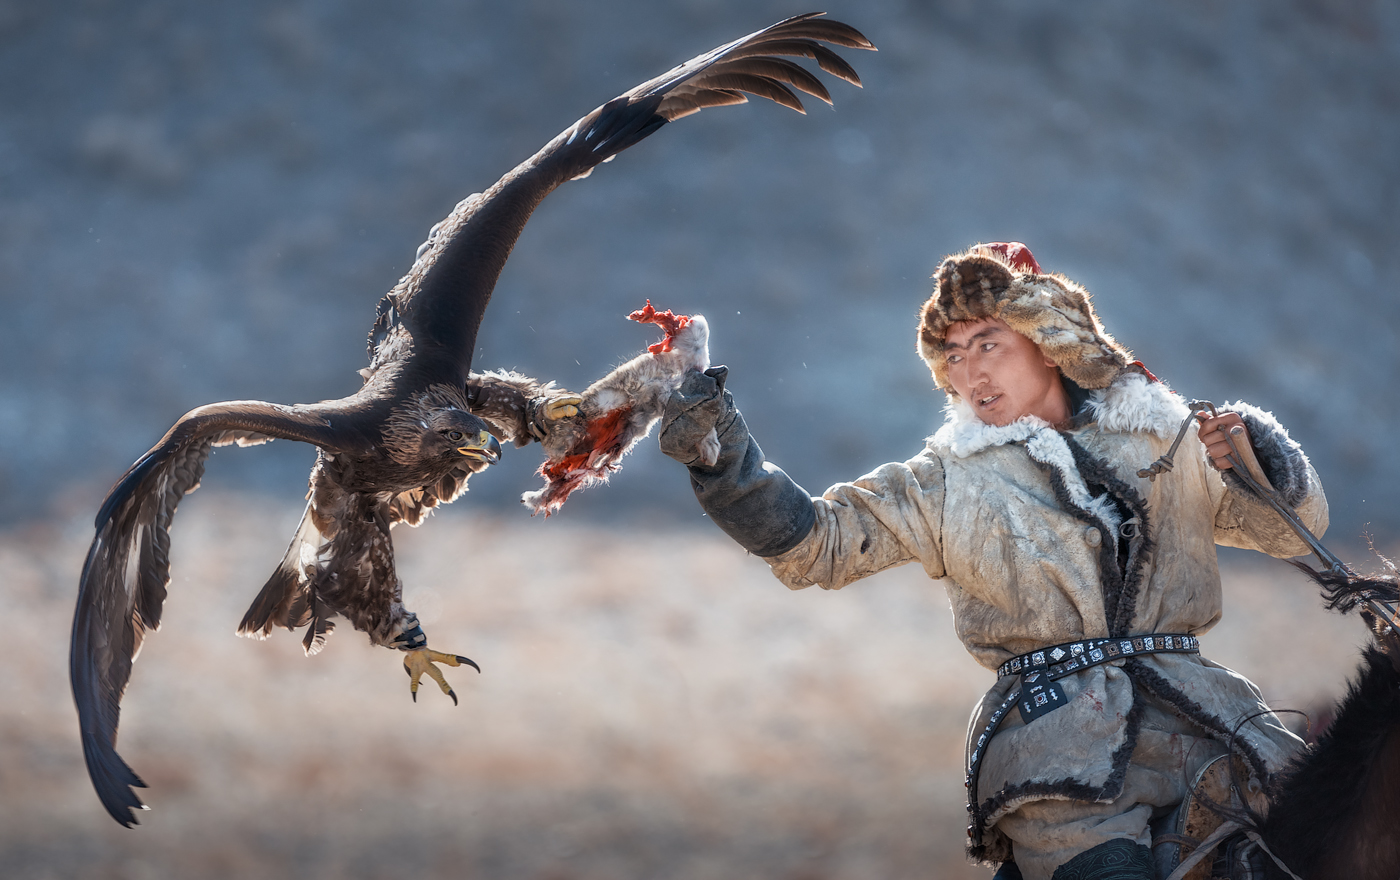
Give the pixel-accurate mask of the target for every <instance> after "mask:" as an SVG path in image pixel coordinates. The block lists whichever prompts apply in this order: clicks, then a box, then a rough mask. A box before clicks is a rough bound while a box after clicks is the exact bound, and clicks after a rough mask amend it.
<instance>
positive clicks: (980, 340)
mask: <svg viewBox="0 0 1400 880" xmlns="http://www.w3.org/2000/svg"><path fill="white" fill-rule="evenodd" d="M943 358H944V361H945V363H946V364H947V368H948V382H949V384H951V385H952V386H953V391H954V392H955V393H956V394H957V395H958V396H959V397H961V398H962V399H963V400H965V401H967V402H968V404H969V405H971V406H972V410H973V412H975V413H977V417H978V418H979V419H981V420H982V421H984V422H986V423H987V424H989V425H1009V424H1011V423H1012V422H1014V421H1016V420H1017V419H1019V418H1020V417H1021V416H1024V415H1034V416H1039V417H1040V418H1042V419H1045V421H1047V422H1049V423H1050V424H1052V425H1055V424H1059V423H1061V422H1063V421H1065V420H1067V419H1068V418H1069V402H1068V398H1067V397H1066V396H1065V390H1064V385H1062V384H1061V383H1060V371H1059V369H1058V368H1057V367H1056V366H1055V364H1054V362H1052V361H1051V360H1050V359H1049V358H1047V357H1046V356H1045V355H1043V354H1041V351H1040V348H1039V347H1038V346H1037V345H1036V344H1035V343H1034V342H1031V341H1030V340H1029V339H1027V338H1026V337H1024V336H1022V335H1021V334H1019V333H1017V332H1016V331H1015V330H1012V329H1011V328H1010V327H1008V326H1007V325H1006V322H1005V321H1002V320H1000V319H999V318H983V319H982V320H980V321H959V322H958V323H956V324H953V325H952V326H951V327H949V328H948V334H947V336H946V337H945V341H944V344H943Z"/></svg>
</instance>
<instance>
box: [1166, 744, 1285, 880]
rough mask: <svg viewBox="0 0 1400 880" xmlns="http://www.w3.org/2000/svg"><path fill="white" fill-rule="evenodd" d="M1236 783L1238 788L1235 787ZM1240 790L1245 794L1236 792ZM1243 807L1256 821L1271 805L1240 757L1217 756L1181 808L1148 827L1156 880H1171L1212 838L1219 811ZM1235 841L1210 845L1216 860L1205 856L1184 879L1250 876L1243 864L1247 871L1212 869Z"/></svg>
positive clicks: (1221, 818) (1228, 867) (1229, 839)
mask: <svg viewBox="0 0 1400 880" xmlns="http://www.w3.org/2000/svg"><path fill="white" fill-rule="evenodd" d="M1236 780H1238V782H1239V785H1236V784H1235V783H1236ZM1240 786H1243V787H1244V791H1240ZM1245 805H1248V806H1249V808H1250V809H1252V810H1254V811H1255V812H1256V813H1258V814H1259V815H1260V816H1263V815H1264V814H1265V813H1267V812H1268V809H1269V801H1268V798H1267V797H1265V795H1264V787H1263V786H1262V785H1260V783H1259V780H1258V779H1256V778H1255V776H1254V774H1253V773H1252V772H1251V771H1250V769H1249V766H1248V765H1247V764H1246V763H1245V762H1244V759H1243V758H1241V757H1240V756H1239V755H1233V756H1232V755H1220V756H1219V757H1216V758H1214V759H1212V760H1211V761H1210V762H1209V763H1207V764H1206V765H1205V766H1204V767H1202V768H1201V769H1200V771H1199V772H1198V773H1197V774H1196V778H1195V779H1194V780H1192V783H1191V791H1190V793H1189V794H1188V795H1187V796H1186V799H1185V800H1184V801H1182V802H1181V805H1180V806H1179V807H1177V808H1176V810H1174V811H1173V812H1171V813H1168V814H1167V815H1166V816H1163V817H1162V818H1161V819H1158V820H1157V821H1155V822H1153V823H1152V857H1153V859H1154V860H1155V861H1156V866H1157V876H1158V877H1169V876H1171V874H1172V872H1173V871H1175V870H1176V869H1177V866H1178V865H1180V864H1181V863H1182V861H1183V860H1185V859H1186V858H1188V857H1189V856H1191V855H1193V854H1194V853H1195V851H1196V850H1197V849H1198V848H1199V847H1200V845H1201V842H1202V841H1204V840H1206V838H1208V837H1210V836H1211V835H1212V834H1214V833H1215V831H1216V830H1217V829H1218V828H1219V827H1220V826H1221V825H1222V824H1224V822H1225V821H1226V817H1225V816H1222V815H1221V814H1220V813H1219V812H1217V809H1218V808H1219V807H1226V808H1228V809H1231V810H1242V809H1243V808H1244V806H1245ZM1234 842H1235V839H1234V838H1233V837H1227V838H1226V839H1225V840H1224V841H1221V842H1220V843H1219V844H1215V845H1213V847H1212V848H1213V849H1215V850H1216V851H1217V854H1216V857H1214V858H1212V857H1211V856H1206V857H1205V858H1203V859H1201V860H1200V861H1199V862H1197V863H1196V864H1195V865H1194V866H1192V867H1191V869H1190V870H1189V871H1187V872H1186V875H1185V876H1184V877H1183V878H1182V880H1210V878H1212V877H1221V876H1224V877H1241V876H1242V877H1249V876H1251V873H1252V872H1251V866H1248V865H1245V866H1243V867H1245V872H1244V873H1243V874H1241V873H1240V872H1239V871H1236V870H1235V868H1236V866H1234V865H1231V864H1229V862H1230V861H1231V859H1229V858H1225V859H1223V861H1225V862H1226V864H1221V865H1220V866H1219V867H1220V870H1216V865H1217V863H1218V862H1221V861H1222V858H1221V857H1222V856H1228V855H1229V854H1230V853H1231V852H1232V851H1233V850H1234V849H1235V847H1233V846H1232V845H1231V844H1233V843H1234Z"/></svg>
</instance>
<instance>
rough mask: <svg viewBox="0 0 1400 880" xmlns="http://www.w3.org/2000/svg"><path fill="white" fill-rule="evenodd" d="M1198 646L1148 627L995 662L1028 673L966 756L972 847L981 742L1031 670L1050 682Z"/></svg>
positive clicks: (978, 832)
mask: <svg viewBox="0 0 1400 880" xmlns="http://www.w3.org/2000/svg"><path fill="white" fill-rule="evenodd" d="M1200 652H1201V643H1200V640H1199V639H1197V638H1196V637H1195V636H1184V635H1178V634H1176V633H1152V634H1151V635H1145V636H1129V637H1128V638H1125V639H1083V640H1081V641H1078V642H1065V643H1064V644H1063V645H1051V646H1050V647H1048V648H1041V649H1040V650H1039V651H1031V652H1030V653H1029V654H1022V655H1021V656H1019V657H1012V658H1011V659H1010V660H1007V661H1006V662H1005V663H1003V664H1001V665H1000V666H998V667H997V677H999V678H1000V677H1001V676H1006V675H1022V676H1028V677H1027V678H1024V679H1023V680H1022V683H1021V684H1022V686H1020V687H1013V688H1012V689H1011V691H1010V693H1008V694H1007V695H1006V699H1004V700H1002V701H1001V705H1000V706H998V707H997V708H996V711H994V712H993V713H992V715H991V717H990V718H988V719H987V725H986V727H984V728H983V729H982V733H981V734H980V735H979V736H978V737H977V743H976V744H975V745H974V746H973V749H972V755H971V756H970V757H969V759H968V767H967V780H966V783H965V784H966V785H967V812H968V819H969V820H970V822H969V824H968V826H967V836H968V837H969V838H970V839H971V840H972V845H973V846H974V847H980V846H982V836H983V827H982V826H983V824H984V823H983V816H982V810H981V808H980V806H979V805H978V803H977V777H978V776H979V775H980V771H981V769H982V756H983V754H984V751H985V749H986V747H987V743H988V742H990V741H991V739H992V736H993V735H994V734H996V732H997V728H999V727H1001V722H1002V719H1004V718H1005V717H1006V715H1007V713H1008V712H1010V711H1011V707H1012V706H1014V705H1016V703H1017V702H1018V701H1019V700H1020V698H1021V692H1022V691H1023V690H1026V686H1027V685H1028V684H1029V683H1030V682H1031V681H1033V680H1035V679H1036V678H1038V676H1036V675H1034V674H1033V673H1036V672H1043V673H1044V675H1045V678H1046V679H1048V680H1049V682H1054V681H1055V680H1056V679H1060V678H1064V677H1065V676H1066V675H1069V674H1070V673H1072V672H1078V671H1079V670H1081V669H1088V668H1089V667H1090V666H1097V665H1099V664H1100V663H1107V662H1109V661H1110V660H1121V659H1123V658H1124V657H1141V656H1143V655H1145V654H1164V653H1165V654H1199V653H1200ZM1035 689H1036V690H1041V689H1042V688H1041V686H1039V685H1037V686H1036V688H1035ZM1050 689H1051V690H1055V691H1058V688H1057V687H1053V686H1052V687H1051V688H1050ZM1038 699H1039V698H1038ZM1062 699H1063V696H1062V695H1061V696H1057V697H1055V700H1056V701H1059V700H1062ZM1040 702H1043V701H1040ZM1039 704H1040V703H1039V702H1038V705H1039ZM1059 705H1061V703H1055V704H1053V705H1052V706H1050V707H1049V708H1058V706H1059ZM1037 711H1039V710H1037ZM1047 711H1048V710H1047ZM1021 712H1022V716H1023V717H1025V716H1026V713H1027V709H1026V708H1024V707H1023V708H1022V710H1021ZM1035 717H1038V715H1037V716H1035ZM1032 720H1034V718H1033V717H1032V718H1026V723H1028V724H1029V723H1030V722H1031V721H1032Z"/></svg>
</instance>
